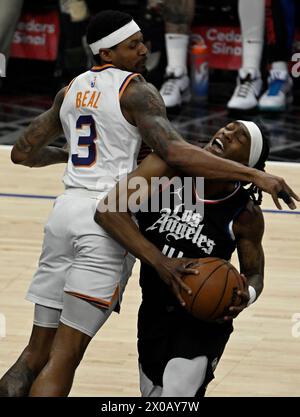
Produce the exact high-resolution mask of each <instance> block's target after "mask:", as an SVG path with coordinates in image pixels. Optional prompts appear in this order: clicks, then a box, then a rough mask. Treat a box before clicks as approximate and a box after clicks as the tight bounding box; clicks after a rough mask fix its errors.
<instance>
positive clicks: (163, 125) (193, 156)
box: [121, 77, 300, 209]
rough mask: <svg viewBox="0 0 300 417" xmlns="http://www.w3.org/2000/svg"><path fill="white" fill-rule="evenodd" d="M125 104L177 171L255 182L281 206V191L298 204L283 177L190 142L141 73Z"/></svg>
mask: <svg viewBox="0 0 300 417" xmlns="http://www.w3.org/2000/svg"><path fill="white" fill-rule="evenodd" d="M121 108H122V111H123V113H124V116H125V117H126V118H127V119H128V121H130V122H131V123H132V124H134V125H136V126H137V127H138V129H139V131H140V133H141V136H142V138H143V140H144V141H145V143H146V144H147V145H148V146H150V147H151V148H152V149H154V150H155V151H156V152H157V154H158V155H159V156H160V157H161V158H162V159H164V160H165V161H166V162H167V164H168V165H170V166H171V167H172V168H174V169H175V170H176V171H181V172H184V173H185V174H188V175H191V176H199V177H205V178H210V179H216V180H225V181H226V180H240V181H245V182H252V183H254V184H256V185H257V186H258V187H259V188H261V189H262V190H263V191H265V192H268V193H269V194H271V195H272V198H273V200H274V202H275V204H276V206H277V207H278V208H279V209H281V206H280V204H279V201H278V193H280V192H282V191H283V192H285V193H286V194H287V195H288V197H289V198H288V199H287V200H286V201H285V202H286V203H287V204H288V206H289V207H290V208H291V209H294V208H296V205H295V203H294V201H293V198H294V199H295V200H297V201H300V199H299V197H298V196H297V195H296V194H295V193H294V192H293V190H292V189H291V188H290V187H289V186H288V185H287V184H286V183H285V181H284V179H283V178H279V177H276V176H273V175H270V174H266V173H264V172H262V171H258V170H256V169H254V168H249V167H246V166H244V165H241V164H239V163H237V162H234V161H230V160H227V159H222V158H219V157H217V156H215V155H212V154H211V153H209V152H207V151H205V150H204V149H201V148H199V147H197V146H193V145H191V144H189V143H187V142H186V141H185V140H184V139H183V138H182V137H181V135H180V134H179V133H178V132H177V131H176V130H175V129H174V127H173V126H172V124H171V123H170V121H169V120H168V118H167V115H166V108H165V105H164V103H163V101H162V98H161V96H160V94H159V92H158V91H157V90H156V88H155V87H153V86H152V85H151V84H149V83H146V82H145V81H144V80H143V79H142V78H141V77H136V78H135V79H134V80H132V81H131V83H130V84H129V85H128V87H127V88H126V90H125V92H124V94H123V96H122V98H121Z"/></svg>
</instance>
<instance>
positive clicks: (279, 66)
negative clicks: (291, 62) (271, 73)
mask: <svg viewBox="0 0 300 417" xmlns="http://www.w3.org/2000/svg"><path fill="white" fill-rule="evenodd" d="M271 69H272V70H275V71H278V70H279V71H288V64H287V62H285V61H276V62H272V65H271Z"/></svg>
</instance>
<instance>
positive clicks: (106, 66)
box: [91, 64, 117, 72]
mask: <svg viewBox="0 0 300 417" xmlns="http://www.w3.org/2000/svg"><path fill="white" fill-rule="evenodd" d="M106 68H117V67H116V66H115V65H112V64H104V65H95V66H94V67H92V68H91V71H93V72H98V71H102V70H104V69H106Z"/></svg>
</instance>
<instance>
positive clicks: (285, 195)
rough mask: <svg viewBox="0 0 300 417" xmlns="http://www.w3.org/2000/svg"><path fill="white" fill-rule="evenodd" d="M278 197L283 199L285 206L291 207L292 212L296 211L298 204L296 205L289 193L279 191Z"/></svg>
mask: <svg viewBox="0 0 300 417" xmlns="http://www.w3.org/2000/svg"><path fill="white" fill-rule="evenodd" d="M277 196H278V198H281V199H282V200H283V201H284V202H285V204H287V205H288V206H289V208H290V209H291V210H295V208H296V204H295V203H294V201H293V199H292V197H291V195H290V193H289V192H286V191H284V190H282V191H279V193H278V194H277Z"/></svg>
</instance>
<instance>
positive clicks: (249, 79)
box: [227, 68, 262, 110]
mask: <svg viewBox="0 0 300 417" xmlns="http://www.w3.org/2000/svg"><path fill="white" fill-rule="evenodd" d="M261 89H262V79H261V76H260V73H259V72H258V71H256V70H255V69H252V68H250V69H244V68H241V69H240V70H239V75H238V78H237V86H236V88H235V90H234V93H233V95H232V97H231V99H230V100H229V102H228V103H227V108H228V109H230V110H252V109H255V108H256V106H257V104H258V97H259V95H260V92H261Z"/></svg>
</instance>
